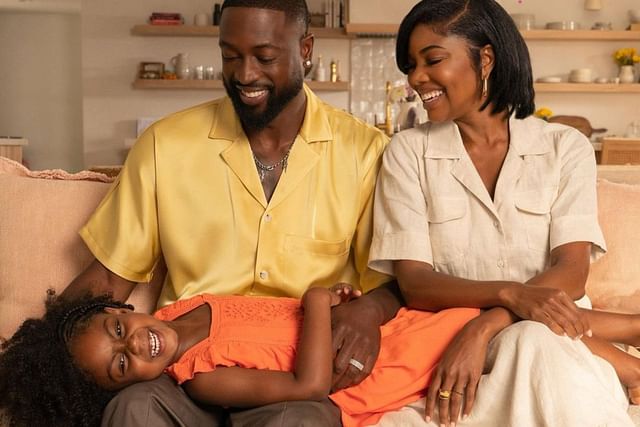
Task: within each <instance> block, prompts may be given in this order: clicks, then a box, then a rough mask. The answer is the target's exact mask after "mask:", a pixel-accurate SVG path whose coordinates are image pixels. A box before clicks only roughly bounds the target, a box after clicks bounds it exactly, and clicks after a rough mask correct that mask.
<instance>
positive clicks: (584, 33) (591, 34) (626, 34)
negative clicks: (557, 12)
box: [522, 30, 640, 41]
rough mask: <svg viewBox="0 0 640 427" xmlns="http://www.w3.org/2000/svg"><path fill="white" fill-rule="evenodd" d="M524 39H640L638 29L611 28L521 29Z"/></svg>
mask: <svg viewBox="0 0 640 427" xmlns="http://www.w3.org/2000/svg"><path fill="white" fill-rule="evenodd" d="M522 36H523V37H524V38H525V40H585V41H617V40H640V31H624V30H622V31H613V30H527V31H522Z"/></svg>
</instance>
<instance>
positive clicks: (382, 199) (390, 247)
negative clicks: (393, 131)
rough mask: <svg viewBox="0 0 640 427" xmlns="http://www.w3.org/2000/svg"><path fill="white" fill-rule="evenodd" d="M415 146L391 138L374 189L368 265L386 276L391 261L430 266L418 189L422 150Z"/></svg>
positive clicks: (423, 208)
mask: <svg viewBox="0 0 640 427" xmlns="http://www.w3.org/2000/svg"><path fill="white" fill-rule="evenodd" d="M415 131H416V130H414V132H415ZM412 137H413V135H412ZM419 143H420V141H414V140H412V139H410V138H406V137H405V136H404V134H403V133H400V134H398V135H395V136H394V137H393V139H392V140H391V142H390V143H389V146H388V147H387V149H386V151H385V153H384V156H383V162H382V168H381V170H380V174H379V176H378V184H377V186H376V195H375V203H374V225H373V242H372V245H371V253H370V255H369V266H370V267H371V268H373V269H374V270H377V271H380V272H383V273H386V274H393V261H395V260H403V259H404V260H414V261H422V262H426V263H429V264H431V265H433V254H432V250H431V242H430V240H429V225H428V221H427V204H426V201H425V196H424V192H423V190H422V186H421V178H422V175H423V165H424V156H423V155H422V154H421V153H422V151H423V150H420V149H419V148H416V147H417V145H418V144H419Z"/></svg>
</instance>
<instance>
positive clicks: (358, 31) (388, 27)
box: [345, 24, 400, 37]
mask: <svg viewBox="0 0 640 427" xmlns="http://www.w3.org/2000/svg"><path fill="white" fill-rule="evenodd" d="M399 27H400V24H347V26H346V28H345V30H346V33H347V34H348V35H350V36H359V37H371V36H373V37H395V35H396V34H397V33H398V28H399Z"/></svg>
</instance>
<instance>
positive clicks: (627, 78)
mask: <svg viewBox="0 0 640 427" xmlns="http://www.w3.org/2000/svg"><path fill="white" fill-rule="evenodd" d="M618 77H619V78H620V83H635V81H636V74H635V70H634V69H633V65H621V66H620V73H619V74H618Z"/></svg>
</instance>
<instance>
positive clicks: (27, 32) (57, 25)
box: [0, 0, 640, 170]
mask: <svg viewBox="0 0 640 427" xmlns="http://www.w3.org/2000/svg"><path fill="white" fill-rule="evenodd" d="M414 3H415V2H414V1H413V0H394V1H389V0H350V1H349V5H348V13H349V17H348V23H349V24H350V25H349V26H350V27H351V28H350V29H349V31H350V32H351V31H355V32H361V31H364V32H365V33H366V36H367V37H355V35H354V36H353V37H346V36H344V35H339V36H335V33H334V32H331V31H327V30H320V31H318V36H319V37H318V38H317V39H316V45H315V51H314V62H317V61H318V56H319V55H322V62H323V65H324V67H325V72H326V76H327V78H329V75H330V62H331V61H335V62H336V63H338V68H339V69H338V73H339V77H340V80H342V81H343V82H345V83H338V84H331V83H312V84H316V88H317V93H318V94H319V95H320V96H321V97H322V98H323V99H324V100H326V101H327V102H329V103H331V104H333V105H336V106H337V107H339V108H343V109H345V110H349V111H352V112H353V113H354V114H356V115H358V116H360V117H361V118H363V119H364V120H368V121H371V122H373V121H377V122H381V121H384V117H385V97H386V94H385V82H386V81H387V80H389V81H391V82H392V83H393V85H394V86H397V87H398V88H400V89H401V88H402V85H403V81H404V80H403V76H402V74H400V73H398V72H397V71H396V70H395V62H394V59H393V55H394V44H393V42H394V40H393V39H391V38H381V37H379V36H381V35H385V36H388V33H389V32H392V31H393V28H394V26H393V24H395V25H397V24H398V23H399V22H400V20H401V19H402V17H403V16H404V15H405V13H406V12H407V11H408V10H409V9H410V8H411V6H412V5H413V4H414ZM499 3H500V4H502V5H503V6H504V7H505V9H507V11H508V12H509V13H512V14H515V13H519V14H532V15H534V19H535V23H533V24H530V25H533V26H534V27H535V28H544V26H545V24H546V23H548V22H552V21H576V22H579V23H580V24H581V26H582V28H583V29H590V28H591V27H592V26H593V25H594V23H596V22H603V23H605V25H608V24H609V23H611V27H612V28H613V30H615V31H620V30H624V29H625V28H627V27H628V26H629V22H630V18H629V13H628V11H629V10H630V9H639V8H640V1H639V0H601V1H596V2H593V1H592V0H586V1H585V0H520V1H519V0H499ZM585 3H601V4H602V7H601V9H600V10H596V11H592V10H586V9H585ZM213 4H214V1H211V0H206V1H205V0H190V1H182V2H178V1H175V0H137V1H134V2H132V1H129V0H110V1H97V0H82V1H80V0H0V70H1V71H0V138H1V137H2V136H22V137H24V138H26V139H28V141H29V145H28V146H26V147H25V148H24V158H25V161H26V162H27V163H28V165H29V166H30V167H31V168H34V169H42V168H63V169H67V170H79V169H82V168H84V167H87V166H93V165H114V164H120V163H122V161H123V159H124V157H125V156H126V152H127V148H128V146H129V145H130V144H131V143H132V141H133V140H134V139H135V137H136V135H137V132H138V130H137V123H138V119H145V118H157V117H161V116H163V115H166V114H169V113H171V112H173V111H177V110H180V109H182V108H185V107H188V106H191V105H194V104H197V103H200V102H205V101H207V100H209V99H212V98H215V97H219V96H222V95H224V90H223V89H222V88H221V85H217V86H216V85H212V84H210V83H206V84H204V86H205V87H206V88H205V89H202V88H198V87H197V86H196V88H189V87H187V88H182V89H148V88H141V86H142V87H144V84H145V83H147V82H148V81H146V82H145V81H143V82H142V84H140V82H138V84H134V81H135V80H136V77H137V74H138V67H139V64H140V63H141V62H163V63H165V65H166V66H167V68H170V67H171V65H170V60H171V58H172V57H173V56H175V55H177V54H178V53H187V54H188V56H189V64H190V65H191V66H196V65H203V66H212V67H213V68H214V70H215V71H216V72H219V71H220V68H221V64H220V58H219V50H218V47H217V38H215V37H197V36H188V37H181V36H180V37H179V36H162V37H151V36H144V35H142V34H141V32H140V31H141V30H138V31H133V28H134V27H136V26H138V25H141V24H145V23H146V21H147V19H148V17H149V15H150V14H151V13H152V12H178V13H181V14H182V16H183V17H184V19H185V24H189V25H192V24H193V23H194V17H195V15H196V14H199V13H204V14H206V15H207V17H208V20H209V22H208V23H209V24H210V23H211V14H212V11H213ZM308 4H309V6H310V9H311V11H312V12H321V11H322V10H323V0H308ZM390 5H393V6H390ZM363 24H380V25H374V26H366V25H364V26H363ZM384 24H391V25H384ZM525 25H526V24H525ZM338 32H340V31H338ZM606 32H607V31H606V30H603V31H602V32H601V33H602V34H603V37H598V36H597V34H596V37H590V38H589V39H579V40H567V39H566V38H564V37H561V38H555V39H552V40H544V39H543V40H540V39H533V38H527V44H528V46H529V49H530V52H531V56H532V62H533V69H534V76H535V78H543V77H550V76H553V77H561V78H562V80H563V81H565V82H566V80H567V76H568V74H569V71H570V70H572V69H582V68H589V69H591V76H590V79H591V80H595V79H596V78H597V77H602V78H606V79H607V81H609V80H610V79H611V78H614V77H615V76H617V75H618V67H617V65H616V64H615V62H614V61H613V52H614V51H615V50H617V49H619V48H626V47H633V48H636V49H638V50H640V33H639V32H634V33H629V34H630V36H629V37H628V38H625V39H624V40H612V39H611V38H607V37H606V35H604V34H605V33H606ZM372 33H373V34H372ZM598 34H600V32H599V33H598ZM371 36H376V37H371ZM639 71H640V70H639V69H638V65H636V82H637V81H638V77H639V76H640V72H639ZM354 77H355V78H354ZM553 85H554V84H553V83H549V84H547V85H546V89H545V88H544V87H543V86H539V87H538V88H539V91H538V93H537V96H536V104H537V106H538V107H547V108H549V109H551V110H552V111H553V113H554V114H566V115H579V116H584V117H586V118H588V119H589V120H590V122H591V124H592V125H593V127H596V128H607V129H608V131H607V132H606V134H609V135H618V136H624V135H625V134H628V133H629V132H630V130H629V129H630V124H631V123H632V122H633V121H634V120H640V84H639V83H635V84H634V85H630V86H627V85H624V86H623V85H618V86H617V85H611V84H603V85H602V86H600V87H598V84H597V83H593V84H591V85H588V86H586V87H585V86H580V85H578V86H575V88H578V87H580V89H575V88H574V87H572V86H570V85H564V84H560V83H558V85H559V86H556V88H557V89H554V86H553ZM201 86H203V85H201ZM567 88H568V89H567ZM394 93H395V96H394V99H398V98H399V97H400V93H401V92H398V91H397V90H396V91H395V92H394ZM400 107H401V105H400V104H394V105H393V114H397V113H399V112H400V110H401V108H400Z"/></svg>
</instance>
